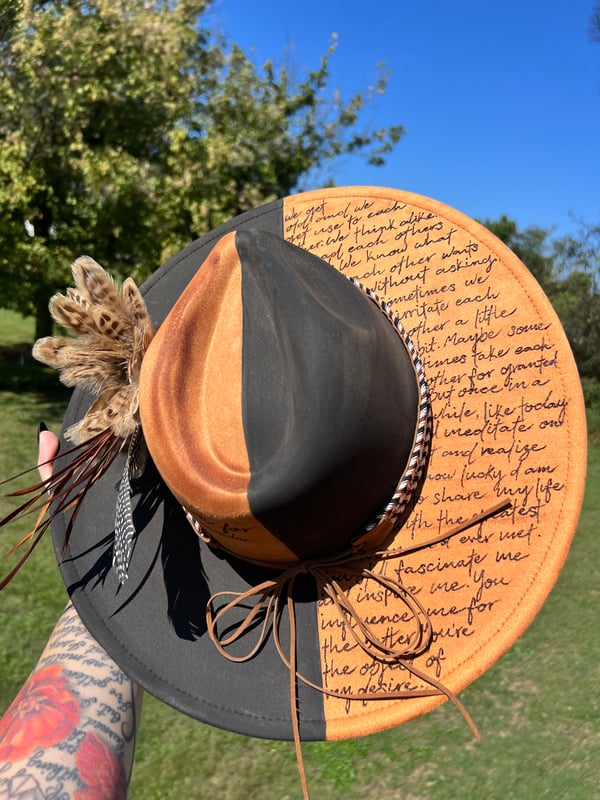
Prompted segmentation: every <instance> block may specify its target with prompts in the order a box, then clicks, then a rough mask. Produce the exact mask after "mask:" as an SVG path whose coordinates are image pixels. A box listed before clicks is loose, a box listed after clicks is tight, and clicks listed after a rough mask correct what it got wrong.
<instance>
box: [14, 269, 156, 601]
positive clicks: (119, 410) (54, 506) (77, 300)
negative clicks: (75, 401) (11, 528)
mask: <svg viewBox="0 0 600 800" xmlns="http://www.w3.org/2000/svg"><path fill="white" fill-rule="evenodd" d="M72 272H73V278H74V280H75V286H74V287H70V288H68V289H67V290H66V292H65V294H64V295H63V294H56V295H54V297H52V299H51V300H50V311H51V314H52V317H53V319H54V320H55V322H57V323H58V324H59V325H62V326H63V327H64V328H66V330H67V331H68V332H69V333H70V334H72V336H70V337H69V336H49V337H46V338H44V339H39V340H38V341H37V342H36V343H35V345H34V347H33V355H34V357H35V358H36V359H38V361H41V362H42V363H43V364H47V365H48V366H50V367H53V368H54V369H57V370H58V372H59V376H60V380H61V381H62V382H63V383H64V384H65V385H66V386H70V387H79V388H81V389H84V390H86V391H89V392H91V393H92V394H93V395H94V396H95V398H96V399H95V401H94V402H93V403H92V405H91V407H90V408H89V409H88V411H87V413H86V414H85V416H84V417H83V419H81V420H79V421H78V422H77V423H75V424H74V425H71V426H70V427H69V428H68V429H67V430H66V431H65V436H66V438H67V439H68V440H69V441H71V442H73V443H74V445H75V446H74V447H72V448H71V449H70V450H68V451H67V453H64V454H61V456H58V457H57V458H58V459H60V458H61V457H62V456H64V455H70V456H72V460H71V461H70V463H69V464H68V465H66V466H64V467H62V468H59V469H58V470H55V471H53V473H52V475H51V476H50V478H48V479H47V480H44V481H41V482H39V483H35V484H34V485H33V486H29V487H28V488H26V489H23V490H20V491H17V492H13V493H12V495H11V496H13V497H26V498H27V499H25V500H24V501H23V502H22V503H21V505H20V506H19V507H18V508H16V509H15V510H14V511H12V512H11V513H10V514H8V515H7V516H6V517H5V518H4V519H2V520H0V527H2V526H4V525H6V524H8V523H9V522H10V521H11V520H13V519H15V518H16V517H18V516H22V515H25V514H29V513H32V512H34V511H37V512H38V517H37V521H36V522H35V524H34V525H33V527H32V529H31V531H30V532H29V533H28V534H27V535H26V536H25V537H23V539H22V540H21V541H20V542H19V543H18V544H17V545H15V547H14V548H13V549H12V551H11V552H13V553H14V552H15V551H16V550H18V549H20V548H22V547H24V548H25V550H24V552H23V555H22V556H21V557H20V559H19V561H18V562H17V564H16V566H15V567H14V568H13V569H12V570H11V571H10V572H9V573H8V575H7V576H6V577H5V578H4V579H2V580H0V589H2V588H4V586H6V584H7V583H8V582H9V581H10V580H12V578H13V577H14V575H15V574H16V573H17V572H18V570H19V569H20V568H21V566H22V565H23V564H24V563H25V561H26V560H27V559H28V558H29V556H30V555H31V553H32V552H33V550H34V548H35V547H36V546H37V544H38V542H39V541H40V539H41V537H42V536H43V535H44V533H45V532H46V530H47V529H48V528H49V526H50V525H51V523H52V520H53V519H55V518H56V517H57V516H58V515H60V514H63V513H65V512H67V511H70V518H69V522H68V525H67V531H66V535H65V541H64V547H65V548H66V547H67V545H68V542H69V538H70V536H71V532H72V529H73V524H74V522H75V519H76V517H77V514H78V512H79V509H80V507H81V503H82V502H83V499H84V497H85V495H86V493H87V492H88V491H89V489H90V488H91V487H92V486H93V485H94V484H95V483H96V481H97V480H98V479H99V478H101V477H102V475H104V473H105V472H106V470H107V469H108V468H109V467H110V465H111V464H112V462H113V460H114V458H115V457H116V455H117V454H118V453H119V452H120V451H121V450H122V449H123V448H125V447H127V444H128V442H129V441H132V442H133V441H137V440H138V439H139V438H141V437H140V431H141V428H140V422H139V377H140V368H141V364H142V360H143V358H144V355H145V353H146V350H147V348H148V345H149V344H150V342H151V340H152V337H153V335H154V328H153V325H152V321H151V319H150V316H149V314H148V311H147V309H146V305H145V303H144V300H143V297H142V295H141V293H140V291H139V289H138V288H137V286H136V285H135V283H134V282H133V281H132V280H131V279H127V280H126V281H125V282H124V284H123V286H122V287H121V288H120V289H119V287H118V286H117V284H116V283H115V281H114V280H113V279H112V278H111V277H110V275H108V273H107V272H105V271H104V269H102V267H101V266H100V265H99V264H97V263H96V262H95V261H94V260H93V259H92V258H89V256H83V257H82V258H79V259H77V261H75V263H74V264H73V266H72ZM132 437H133V439H132ZM142 452H143V448H142ZM128 453H129V455H128V458H127V465H126V475H125V476H124V478H123V480H122V487H121V491H120V493H119V496H120V509H121V516H120V536H121V538H120V540H119V548H120V556H121V557H120V558H119V559H118V568H119V574H120V577H123V576H126V570H127V564H128V562H129V557H130V554H131V547H132V542H133V535H134V533H135V531H134V530H133V522H132V516H131V502H130V501H131V498H130V484H129V479H130V477H132V476H133V474H135V473H136V471H138V470H139V468H140V464H141V463H142V462H143V459H142V457H141V456H140V455H138V447H137V445H136V447H135V448H133V449H131V448H130V449H129V450H128ZM23 474H24V473H23ZM16 477H19V476H16ZM11 480H12V479H11ZM3 483H6V481H3Z"/></svg>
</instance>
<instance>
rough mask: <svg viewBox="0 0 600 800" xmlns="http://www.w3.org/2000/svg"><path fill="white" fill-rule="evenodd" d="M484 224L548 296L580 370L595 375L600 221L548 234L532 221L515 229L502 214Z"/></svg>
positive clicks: (598, 375) (599, 345) (598, 371)
mask: <svg viewBox="0 0 600 800" xmlns="http://www.w3.org/2000/svg"><path fill="white" fill-rule="evenodd" d="M483 224H484V225H485V226H486V227H487V228H488V229H489V230H491V231H492V233H494V234H495V235H496V236H497V237H498V238H499V239H500V240H501V241H503V242H504V243H505V244H506V245H508V247H510V248H511V250H513V252H514V253H515V254H516V255H517V256H518V257H519V258H520V259H521V261H522V262H523V263H524V264H525V266H526V267H528V268H529V270H530V271H531V272H532V273H533V275H534V276H535V277H536V278H537V280H538V282H539V283H540V285H541V286H542V288H543V289H544V291H545V293H546V294H547V295H548V298H549V300H550V302H551V303H552V306H553V308H554V310H555V311H556V313H557V315H558V317H559V319H560V321H561V323H562V326H563V328H564V330H565V333H566V335H567V338H568V340H569V344H570V345H571V349H572V350H573V355H574V357H575V361H576V362H577V367H578V369H579V374H580V375H581V376H582V377H589V378H595V379H597V380H598V379H600V294H599V288H600V287H599V275H600V226H599V225H596V226H594V225H589V224H584V223H582V224H581V226H580V230H579V231H578V233H577V234H576V235H575V234H574V235H571V236H566V237H563V238H561V239H551V238H550V234H551V231H550V230H547V229H545V228H538V227H536V226H533V227H530V228H526V229H524V230H519V228H518V226H517V223H516V222H515V221H514V220H512V219H510V218H509V217H507V216H506V215H503V216H502V217H500V219H498V220H489V219H488V220H485V221H484V222H483Z"/></svg>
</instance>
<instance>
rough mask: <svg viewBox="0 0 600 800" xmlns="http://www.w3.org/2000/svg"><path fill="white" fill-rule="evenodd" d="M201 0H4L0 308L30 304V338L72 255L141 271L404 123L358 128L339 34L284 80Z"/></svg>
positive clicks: (359, 103) (372, 152)
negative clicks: (311, 63)
mask: <svg viewBox="0 0 600 800" xmlns="http://www.w3.org/2000/svg"><path fill="white" fill-rule="evenodd" d="M209 4H210V0H88V1H87V2H84V1H83V0H37V2H36V0H17V1H16V2H14V3H12V4H6V3H4V4H3V7H2V11H1V12H0V303H2V304H3V305H4V306H5V307H11V308H14V309H16V310H18V311H20V312H22V313H34V314H35V315H36V320H37V324H36V336H40V335H42V334H45V333H46V332H47V331H48V327H49V325H50V321H49V318H48V316H47V312H46V308H47V300H48V297H49V296H50V294H52V293H53V292H54V291H56V289H58V288H61V287H63V286H64V285H65V283H66V282H67V281H68V264H69V263H70V262H71V261H72V260H73V259H74V258H75V257H76V256H78V255H80V254H82V253H88V254H90V255H92V256H94V257H95V258H96V259H97V260H99V261H100V262H101V263H103V265H105V266H106V267H107V268H109V269H111V270H112V271H115V272H118V273H120V274H122V275H125V274H131V273H134V274H135V276H136V277H137V278H138V279H140V278H142V277H144V276H145V275H147V274H148V273H149V272H151V271H153V270H154V269H156V267H157V266H158V265H159V264H160V263H161V261H163V260H164V259H165V258H166V257H167V256H168V255H170V254H171V253H172V252H173V251H175V250H177V249H179V248H180V247H182V246H183V245H185V244H187V243H188V242H189V241H190V240H191V239H193V238H194V237H196V236H198V235H200V234H201V233H203V232H204V231H206V230H208V229H210V228H211V227H214V226H215V225H217V224H218V223H219V222H221V221H223V220H224V219H227V218H229V217H231V216H233V215H234V214H236V213H239V212H241V211H244V210H246V209H248V208H250V207H252V206H255V205H257V204H258V203H261V202H263V201H266V200H270V199H273V198H275V197H279V196H283V195H285V194H288V193H289V192H291V191H293V190H294V189H295V188H296V187H297V186H298V185H299V182H300V181H301V179H302V177H303V176H306V175H307V174H309V173H310V172H311V171H312V170H314V169H316V168H318V167H319V166H321V165H322V164H323V163H325V162H327V161H330V160H332V159H335V158H337V157H339V156H342V155H344V154H346V153H351V152H360V153H363V154H364V155H365V157H367V158H368V159H369V160H370V161H371V163H382V162H383V159H384V157H385V154H386V153H387V152H388V151H389V150H390V149H391V148H392V147H393V146H394V145H395V144H396V143H397V142H398V141H399V139H400V137H401V135H402V132H403V131H402V128H401V127H400V126H395V127H390V128H387V129H382V130H366V131H360V130H359V123H360V116H361V111H362V109H363V107H364V104H365V102H367V101H368V100H369V93H366V94H365V93H360V92H357V93H356V94H355V95H354V96H353V97H351V98H350V99H349V100H348V101H346V102H344V101H342V100H341V98H340V97H339V96H337V95H336V94H335V93H334V92H328V82H329V63H330V59H331V58H332V57H333V55H334V53H335V42H333V43H332V45H331V46H330V48H329V49H328V50H327V52H326V53H325V55H324V56H323V58H322V60H321V63H320V65H319V67H318V68H317V69H315V70H314V71H311V72H309V73H308V75H307V76H306V77H305V78H304V79H301V80H299V81H293V80H292V79H291V78H290V76H289V73H288V71H287V70H286V69H285V68H283V67H282V68H279V69H276V68H275V67H274V65H273V64H272V63H271V62H267V63H266V64H265V65H264V66H263V67H261V68H258V67H257V66H256V65H254V64H253V63H252V61H251V60H250V59H249V58H248V57H247V56H246V55H245V54H244V53H243V52H242V51H241V50H240V49H239V48H238V47H236V46H234V45H230V44H229V43H227V42H225V41H223V40H218V39H216V38H214V37H212V36H211V34H210V32H209V31H208V30H206V29H205V28H203V27H202V24H201V23H202V17H203V14H204V12H205V11H206V9H207V7H208V6H209ZM7 6H8V7H7ZM386 82H387V75H385V74H380V75H379V76H378V79H377V82H376V85H375V89H374V91H375V92H383V91H385V88H386Z"/></svg>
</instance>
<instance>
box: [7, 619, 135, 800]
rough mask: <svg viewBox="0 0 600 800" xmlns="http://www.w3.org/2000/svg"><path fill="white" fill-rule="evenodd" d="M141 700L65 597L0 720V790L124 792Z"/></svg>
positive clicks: (36, 794)
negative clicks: (52, 626) (25, 678)
mask: <svg viewBox="0 0 600 800" xmlns="http://www.w3.org/2000/svg"><path fill="white" fill-rule="evenodd" d="M141 701H142V691H141V690H140V689H139V688H138V687H136V686H135V684H133V682H132V681H131V680H130V679H129V678H128V677H127V676H126V675H125V674H124V673H123V672H122V670H121V669H120V668H119V667H118V666H117V665H116V664H115V662H114V661H113V660H112V659H111V658H110V657H109V656H108V655H107V653H106V652H105V651H104V650H103V649H102V648H101V647H100V646H99V645H98V644H97V642H96V641H95V640H94V639H93V637H92V636H91V635H90V634H89V633H88V631H87V629H86V628H85V626H84V625H83V623H82V622H81V620H80V619H79V616H78V614H77V612H76V611H75V609H74V608H73V607H72V606H71V604H69V605H68V606H67V608H66V609H65V612H64V613H63V615H62V617H61V618H60V620H59V622H58V624H57V625H56V628H55V629H54V632H53V634H52V636H51V638H50V640H49V642H48V645H47V646H46V649H45V650H44V652H43V654H42V656H41V658H40V660H39V662H38V664H37V666H36V668H35V670H34V672H33V673H32V675H31V677H30V678H29V680H28V681H27V683H26V684H25V686H24V687H23V689H22V690H21V692H19V694H18V696H17V697H16V699H15V701H14V702H13V704H12V705H11V707H10V708H9V709H8V711H7V712H6V714H5V716H4V718H3V719H2V720H1V721H0V797H1V798H6V800H10V798H12V797H17V796H27V797H32V798H35V800H42V799H43V798H63V799H64V800H66V798H75V799H76V800H101V799H102V800H113V798H125V796H126V794H127V785H128V783H129V776H130V773H131V766H132V762H133V754H134V749H135V740H136V732H137V723H138V720H139V713H140V710H141ZM25 789H27V791H26V792H25V794H22V793H23V792H24V791H25Z"/></svg>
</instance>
